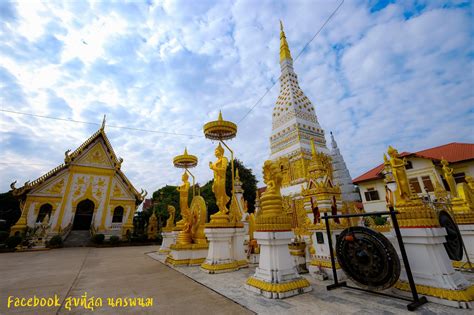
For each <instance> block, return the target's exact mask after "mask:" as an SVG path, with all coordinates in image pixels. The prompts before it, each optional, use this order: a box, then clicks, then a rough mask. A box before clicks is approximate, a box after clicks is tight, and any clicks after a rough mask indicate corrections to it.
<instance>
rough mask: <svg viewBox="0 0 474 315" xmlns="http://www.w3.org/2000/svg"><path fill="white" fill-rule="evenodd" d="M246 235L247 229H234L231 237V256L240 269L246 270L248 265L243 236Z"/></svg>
mask: <svg viewBox="0 0 474 315" xmlns="http://www.w3.org/2000/svg"><path fill="white" fill-rule="evenodd" d="M247 234H248V227H247V228H246V227H245V223H244V227H243V228H236V229H235V233H234V236H233V237H232V256H233V257H234V259H235V261H236V262H237V264H238V265H239V269H240V268H247V267H248V266H249V263H248V261H247V255H246V254H245V236H246V235H247Z"/></svg>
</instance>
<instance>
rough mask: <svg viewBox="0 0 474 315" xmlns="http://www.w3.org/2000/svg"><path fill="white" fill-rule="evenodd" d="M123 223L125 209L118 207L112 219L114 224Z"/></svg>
mask: <svg viewBox="0 0 474 315" xmlns="http://www.w3.org/2000/svg"><path fill="white" fill-rule="evenodd" d="M122 221H123V207H122V206H118V207H115V209H114V215H113V217H112V223H122Z"/></svg>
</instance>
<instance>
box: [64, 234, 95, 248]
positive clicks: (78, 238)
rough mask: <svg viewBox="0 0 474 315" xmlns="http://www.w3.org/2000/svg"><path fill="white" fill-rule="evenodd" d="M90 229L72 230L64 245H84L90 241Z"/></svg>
mask: <svg viewBox="0 0 474 315" xmlns="http://www.w3.org/2000/svg"><path fill="white" fill-rule="evenodd" d="M90 239H91V234H90V232H89V231H71V232H70V233H69V235H68V236H67V238H66V239H65V240H64V247H84V246H87V245H88V244H89V243H90Z"/></svg>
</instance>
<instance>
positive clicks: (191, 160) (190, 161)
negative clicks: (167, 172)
mask: <svg viewBox="0 0 474 315" xmlns="http://www.w3.org/2000/svg"><path fill="white" fill-rule="evenodd" d="M197 163H198V158H197V157H196V156H195V155H192V154H188V150H187V149H186V148H185V149H184V153H183V154H181V155H177V156H175V157H174V158H173V164H174V167H177V168H191V167H195V166H196V165H197Z"/></svg>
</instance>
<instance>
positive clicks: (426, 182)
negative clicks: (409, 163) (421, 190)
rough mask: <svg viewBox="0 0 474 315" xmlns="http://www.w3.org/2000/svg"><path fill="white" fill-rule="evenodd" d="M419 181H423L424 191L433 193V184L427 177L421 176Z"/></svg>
mask: <svg viewBox="0 0 474 315" xmlns="http://www.w3.org/2000/svg"><path fill="white" fill-rule="evenodd" d="M421 180H422V181H423V186H424V187H425V189H426V191H434V187H433V182H431V179H430V177H429V176H421Z"/></svg>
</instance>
